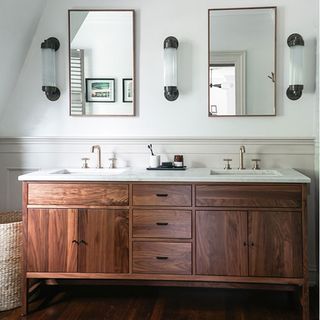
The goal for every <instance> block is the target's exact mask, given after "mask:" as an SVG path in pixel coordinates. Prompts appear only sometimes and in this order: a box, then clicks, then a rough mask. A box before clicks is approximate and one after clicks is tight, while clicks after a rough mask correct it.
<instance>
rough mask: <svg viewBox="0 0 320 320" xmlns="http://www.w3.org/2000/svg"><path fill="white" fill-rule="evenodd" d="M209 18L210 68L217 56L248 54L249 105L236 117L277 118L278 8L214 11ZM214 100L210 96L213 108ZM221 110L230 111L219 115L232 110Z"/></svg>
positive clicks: (220, 113) (236, 110)
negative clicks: (276, 57)
mask: <svg viewBox="0 0 320 320" xmlns="http://www.w3.org/2000/svg"><path fill="white" fill-rule="evenodd" d="M209 19H210V20H209V23H210V30H209V32H210V44H209V48H210V49H209V50H210V53H209V56H210V65H212V63H213V61H212V56H214V55H215V53H217V54H219V55H220V54H221V52H225V53H226V54H227V53H231V52H236V51H237V52H245V56H246V61H245V65H246V66H245V70H244V72H245V79H244V81H245V86H244V87H243V88H245V89H244V90H245V92H244V93H243V94H244V96H245V102H244V106H243V107H241V108H238V107H236V108H235V109H234V110H235V113H234V115H274V114H275V105H274V104H275V103H274V102H275V101H274V100H275V99H274V97H275V83H274V82H273V80H274V78H273V77H272V74H274V73H275V19H276V17H275V8H261V9H259V8H257V9H234V10H210V12H209ZM237 78H238V77H236V79H237ZM240 78H241V76H240ZM271 78H273V79H271ZM236 82H237V80H236ZM236 86H237V83H236ZM211 97H212V99H215V97H214V94H210V102H209V106H210V105H212V104H214V103H212V101H211ZM231 99H232V98H231ZM221 103H222V102H221ZM227 104H228V105H230V104H231V102H227ZM237 104H238V103H237ZM217 109H218V110H226V113H222V112H218V115H230V110H231V108H230V107H226V106H221V105H220V106H219V105H218V106H217Z"/></svg>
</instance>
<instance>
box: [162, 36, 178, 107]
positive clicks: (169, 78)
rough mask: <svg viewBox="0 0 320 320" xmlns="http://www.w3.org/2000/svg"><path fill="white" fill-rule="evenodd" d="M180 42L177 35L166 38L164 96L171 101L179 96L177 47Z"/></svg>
mask: <svg viewBox="0 0 320 320" xmlns="http://www.w3.org/2000/svg"><path fill="white" fill-rule="evenodd" d="M178 46H179V42H178V40H177V39H176V38H175V37H168V38H166V39H165V40H164V43H163V48H164V54H163V57H164V96H165V97H166V99H167V100H169V101H174V100H176V99H177V98H178V97H179V90H178V88H177V84H178V74H177V71H178V70H177V69H178V66H177V63H178V62H177V60H178V59H177V49H178Z"/></svg>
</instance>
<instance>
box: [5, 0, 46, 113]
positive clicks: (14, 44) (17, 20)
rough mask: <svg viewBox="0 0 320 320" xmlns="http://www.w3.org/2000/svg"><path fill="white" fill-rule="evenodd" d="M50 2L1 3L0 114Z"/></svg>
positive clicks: (18, 1) (30, 0) (12, 1)
mask: <svg viewBox="0 0 320 320" xmlns="http://www.w3.org/2000/svg"><path fill="white" fill-rule="evenodd" d="M46 3H47V0H28V1H21V0H1V2H0V39H1V50H0V115H1V113H2V111H3V110H4V109H5V107H6V104H7V101H8V99H9V98H10V95H11V94H12V93H13V89H14V86H15V82H16V81H17V79H18V77H19V73H20V70H21V68H22V66H23V63H24V60H25V57H26V55H27V52H28V50H29V47H30V45H31V42H32V39H33V36H34V33H35V31H36V27H37V24H38V22H39V19H40V17H41V14H42V12H43V9H44V7H45V5H46Z"/></svg>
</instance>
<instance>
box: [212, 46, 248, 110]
mask: <svg viewBox="0 0 320 320" xmlns="http://www.w3.org/2000/svg"><path fill="white" fill-rule="evenodd" d="M219 64H221V65H226V64H232V65H234V66H235V74H236V75H235V78H236V88H235V89H236V115H246V51H211V52H210V63H209V72H210V66H211V65H219ZM209 91H210V87H209ZM209 99H210V94H209ZM209 115H210V101H209Z"/></svg>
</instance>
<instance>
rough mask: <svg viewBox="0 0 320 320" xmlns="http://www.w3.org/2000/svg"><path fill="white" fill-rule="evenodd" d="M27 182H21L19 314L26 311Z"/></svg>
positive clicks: (23, 313) (27, 289)
mask: <svg viewBox="0 0 320 320" xmlns="http://www.w3.org/2000/svg"><path fill="white" fill-rule="evenodd" d="M27 203H28V183H26V182H22V232H23V233H22V259H21V305H22V306H21V316H22V317H24V316H25V315H27V313H28V291H29V288H28V278H27V271H28V270H27V262H28V209H27Z"/></svg>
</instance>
